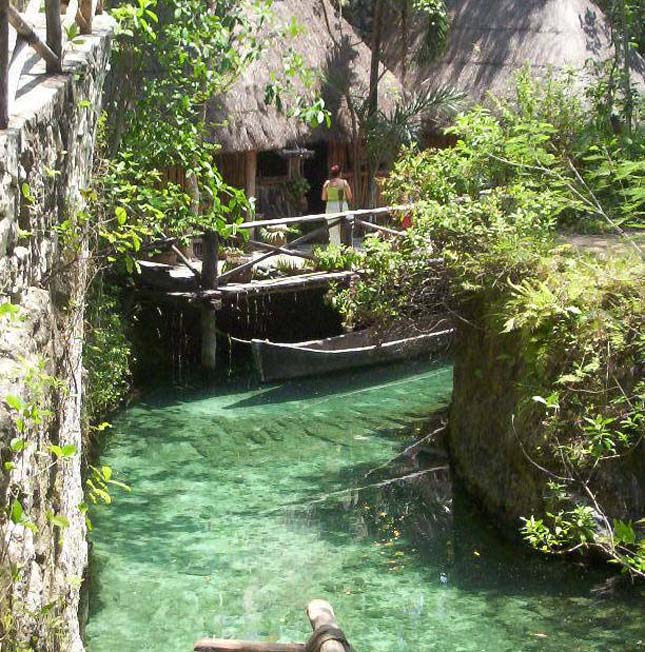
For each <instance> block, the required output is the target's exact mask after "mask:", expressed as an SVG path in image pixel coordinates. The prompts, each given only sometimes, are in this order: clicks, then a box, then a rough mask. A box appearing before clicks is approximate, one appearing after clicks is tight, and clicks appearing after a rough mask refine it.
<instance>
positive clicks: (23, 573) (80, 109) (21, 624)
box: [0, 16, 112, 652]
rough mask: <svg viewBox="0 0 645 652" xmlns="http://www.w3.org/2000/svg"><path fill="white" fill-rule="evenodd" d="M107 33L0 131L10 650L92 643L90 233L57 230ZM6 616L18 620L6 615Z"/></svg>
mask: <svg viewBox="0 0 645 652" xmlns="http://www.w3.org/2000/svg"><path fill="white" fill-rule="evenodd" d="M111 36H112V22H111V20H110V19H108V18H107V17H105V16H100V17H97V18H96V19H95V23H94V33H93V35H91V36H88V37H83V39H82V42H80V40H79V41H77V42H76V43H74V44H73V45H70V46H68V48H69V49H68V51H67V53H66V55H65V64H64V71H63V74H60V75H53V76H45V75H43V74H42V68H41V66H42V64H41V63H40V62H35V63H33V64H31V65H30V64H28V65H27V70H28V72H27V73H23V81H22V84H21V89H20V91H19V95H18V97H17V99H16V102H15V105H14V107H13V110H12V115H11V118H10V123H9V127H8V129H7V130H5V131H0V445H1V447H2V449H1V450H2V453H1V455H2V463H3V464H4V470H3V475H2V482H1V484H0V490H1V497H2V498H3V500H4V505H3V507H5V509H4V510H3V512H2V516H1V517H0V518H1V519H2V520H1V523H2V533H3V538H2V549H1V551H0V573H1V576H0V581H1V584H0V591H1V593H0V609H1V611H2V613H1V614H0V615H1V616H2V619H3V620H2V621H1V622H2V623H3V625H2V627H3V631H2V636H3V641H2V647H3V649H7V650H11V649H14V646H15V647H16V648H17V647H19V646H18V645H17V644H15V642H16V641H17V642H18V643H19V644H20V646H22V647H20V649H33V650H38V651H39V652H40V651H49V650H70V651H74V652H77V651H81V650H82V649H83V644H82V641H81V634H80V626H79V618H78V605H79V592H80V586H81V583H82V578H83V573H84V571H85V567H86V564H87V543H86V525H85V517H84V514H83V513H82V511H81V510H79V505H81V504H82V503H83V500H84V499H83V488H82V477H81V457H82V436H81V435H82V433H81V400H82V361H81V354H82V338H83V304H84V292H85V285H86V278H87V273H88V272H87V257H86V256H85V255H84V254H85V253H86V243H85V241H84V234H83V230H82V227H76V229H75V238H74V240H75V242H74V250H73V252H72V251H70V248H69V246H67V247H66V246H63V243H62V242H61V238H60V237H59V235H58V230H57V228H56V227H57V226H58V225H59V224H61V222H62V221H63V220H68V219H71V220H72V221H73V220H74V219H75V216H76V214H77V212H78V209H79V208H80V207H81V206H82V190H83V189H84V188H86V187H88V186H89V183H90V175H91V168H92V155H93V149H94V139H95V134H96V125H97V119H98V114H99V110H100V105H101V92H102V87H103V82H104V79H105V75H106V73H107V70H108V67H109V63H108V62H109V52H110V47H111ZM68 244H69V243H68ZM12 441H13V447H12V446H11V443H12ZM65 446H67V447H68V448H66V449H64V450H65V455H64V456H63V457H60V451H61V450H62V449H63V447H65ZM23 447H24V450H22V449H23ZM52 447H54V448H52ZM55 447H59V448H55ZM12 448H13V450H12ZM10 573H13V578H12V577H11V576H10ZM9 613H10V614H12V615H13V619H5V618H6V616H7V614H9Z"/></svg>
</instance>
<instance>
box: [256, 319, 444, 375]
mask: <svg viewBox="0 0 645 652" xmlns="http://www.w3.org/2000/svg"><path fill="white" fill-rule="evenodd" d="M453 332H454V329H452V328H448V329H446V330H441V331H435V332H431V333H423V334H421V335H415V336H413V337H407V338H403V339H401V337H400V335H399V336H398V337H397V338H396V339H395V338H392V339H387V338H386V339H381V340H379V341H375V340H374V338H373V336H372V334H371V333H370V332H369V331H357V332H355V333H348V334H346V335H338V336H336V337H328V338H326V339H323V340H309V341H307V342H296V343H294V344H282V343H278V342H270V341H269V340H255V339H254V340H252V341H251V347H252V349H253V358H254V360H255V365H256V367H257V370H258V372H259V374H260V378H261V380H262V382H263V383H267V382H271V381H274V380H287V379H289V378H301V377H303V376H317V375H320V374H327V373H331V372H334V371H342V370H345V369H355V368H358V367H367V366H370V365H378V364H387V363H391V362H397V361H400V360H408V359H412V358H418V357H420V356H422V355H426V354H428V355H429V354H432V353H437V352H440V351H443V350H446V349H447V348H448V345H449V344H450V341H451V339H452V335H453Z"/></svg>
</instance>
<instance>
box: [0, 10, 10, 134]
mask: <svg viewBox="0 0 645 652" xmlns="http://www.w3.org/2000/svg"><path fill="white" fill-rule="evenodd" d="M8 124H9V0H0V129H6V128H7V125H8Z"/></svg>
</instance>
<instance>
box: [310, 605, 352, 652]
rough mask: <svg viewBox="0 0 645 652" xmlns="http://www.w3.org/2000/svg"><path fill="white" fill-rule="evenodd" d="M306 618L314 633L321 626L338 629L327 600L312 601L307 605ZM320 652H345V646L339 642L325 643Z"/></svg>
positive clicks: (334, 615)
mask: <svg viewBox="0 0 645 652" xmlns="http://www.w3.org/2000/svg"><path fill="white" fill-rule="evenodd" d="M307 618H309V622H310V623H311V628H312V629H313V630H314V631H316V630H317V629H318V628H319V627H322V626H323V625H331V626H332V627H338V623H337V622H336V614H334V609H333V607H332V606H331V605H330V604H329V602H327V600H318V599H316V600H312V601H311V602H310V603H309V604H308V605H307ZM320 652H346V651H345V646H344V645H343V644H342V643H341V642H340V641H334V640H331V641H325V642H324V643H323V644H322V645H321V646H320Z"/></svg>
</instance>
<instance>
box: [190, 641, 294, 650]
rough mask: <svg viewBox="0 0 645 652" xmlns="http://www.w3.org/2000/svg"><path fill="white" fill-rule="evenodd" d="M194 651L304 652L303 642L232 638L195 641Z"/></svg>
mask: <svg viewBox="0 0 645 652" xmlns="http://www.w3.org/2000/svg"><path fill="white" fill-rule="evenodd" d="M194 650H195V652H305V645H304V643H265V642H259V641H238V640H237V639H233V638H205V639H202V640H201V641H197V643H195V647H194Z"/></svg>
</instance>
